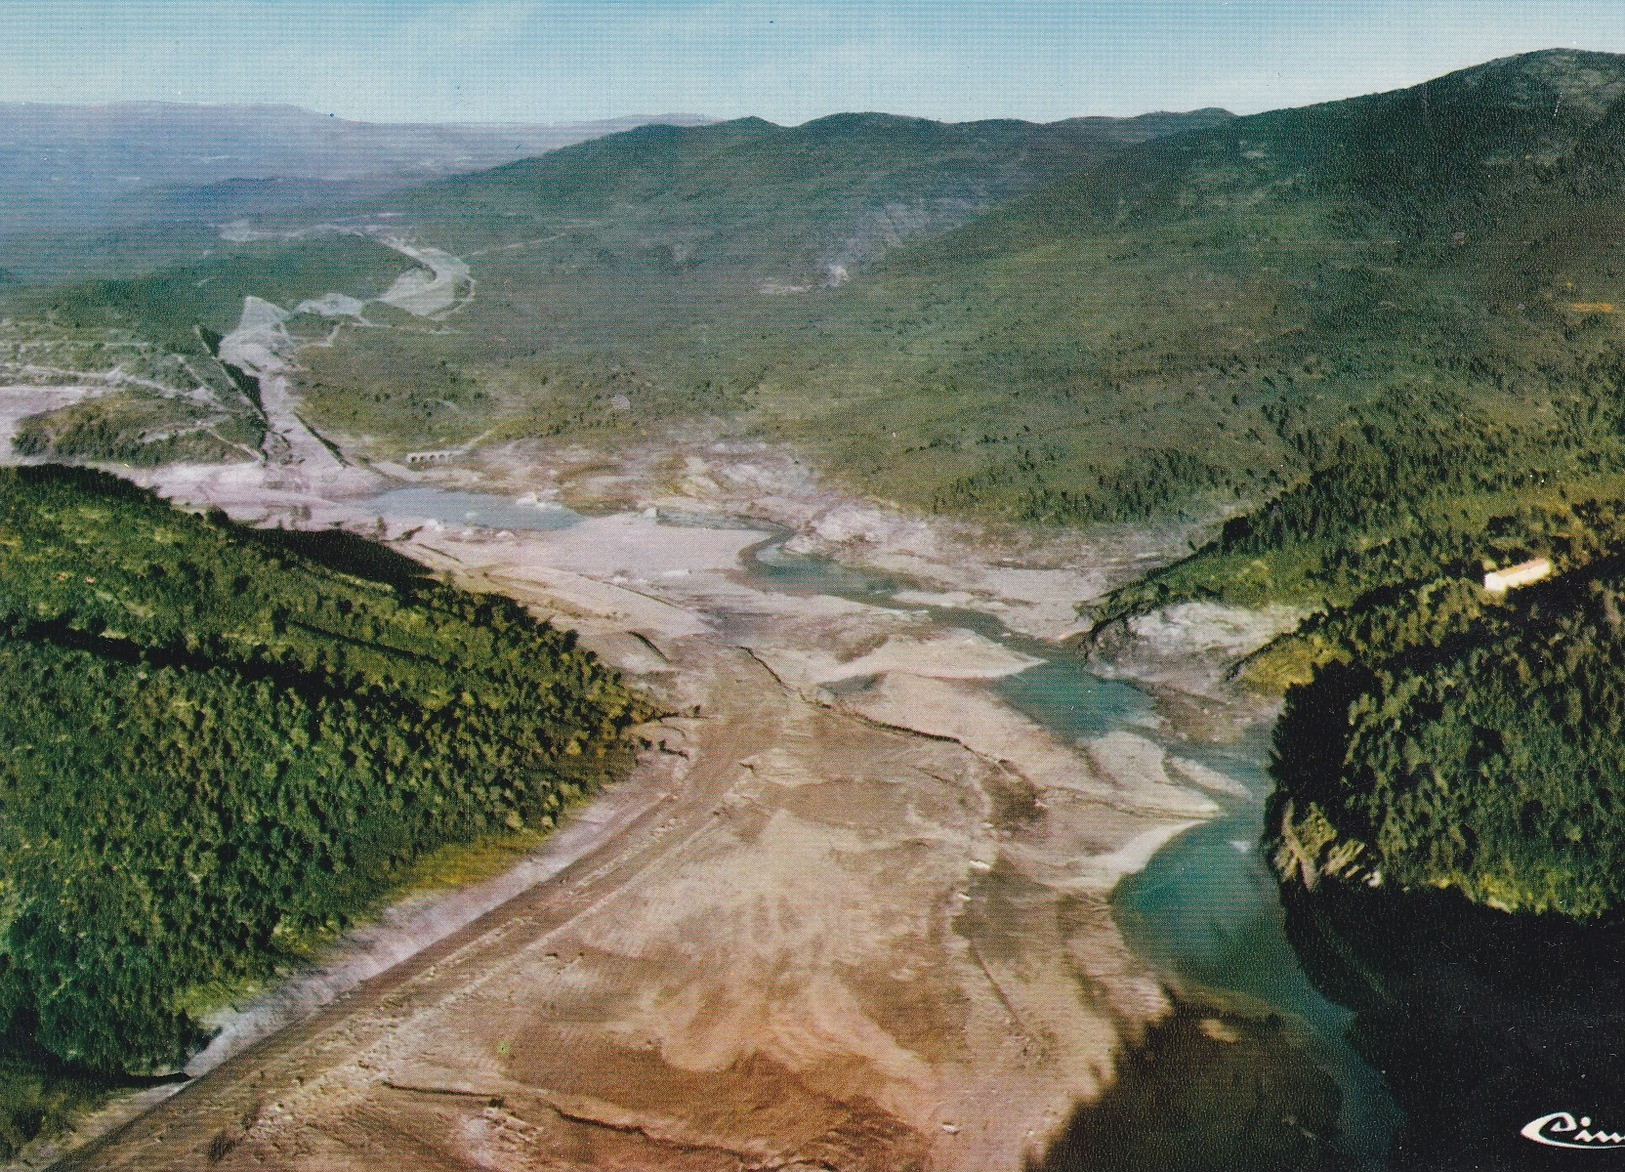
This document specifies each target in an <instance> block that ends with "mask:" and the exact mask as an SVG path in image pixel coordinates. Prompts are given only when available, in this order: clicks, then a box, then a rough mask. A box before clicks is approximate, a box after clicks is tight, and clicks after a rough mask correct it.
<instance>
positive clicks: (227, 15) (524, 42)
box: [0, 0, 1625, 124]
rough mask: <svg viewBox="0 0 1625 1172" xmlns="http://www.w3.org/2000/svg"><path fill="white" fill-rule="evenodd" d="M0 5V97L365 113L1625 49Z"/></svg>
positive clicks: (530, 10)
mask: <svg viewBox="0 0 1625 1172" xmlns="http://www.w3.org/2000/svg"><path fill="white" fill-rule="evenodd" d="M0 14H3V15H4V17H5V24H6V28H7V32H8V36H7V38H6V40H5V42H4V43H3V44H0V102H38V103H46V104H70V105H99V104H108V103H119V102H151V101H168V102H180V103H185V104H210V105H292V106H298V107H301V108H304V109H308V110H311V111H314V112H316V113H320V114H331V115H335V116H338V117H343V118H347V119H353V120H357V121H368V122H437V123H445V122H465V123H466V122H485V123H492V122H496V123H501V122H509V123H513V122H528V123H540V122H580V121H596V120H602V119H606V118H616V117H627V116H634V115H650V114H654V115H659V114H676V113H690V114H703V115H707V116H710V117H715V118H734V117H741V116H745V115H756V116H759V117H763V118H767V119H769V120H770V121H773V122H777V123H781V124H797V123H801V122H805V121H808V120H810V119H814V118H818V117H822V116H825V115H828V114H833V113H839V112H844V111H853V110H874V111H883V112H886V113H891V114H902V115H914V116H919V117H927V118H934V119H939V120H944V121H970V120H979V119H986V118H1020V119H1025V120H1030V121H1039V122H1049V121H1055V120H1058V119H1062V118H1071V117H1082V116H1090V115H1119V116H1120V115H1132V114H1140V113H1146V112H1151V111H1158V110H1189V109H1197V108H1202V107H1211V106H1222V107H1224V108H1226V109H1229V110H1232V111H1234V112H1236V113H1241V114H1246V113H1254V112H1257V111H1259V110H1265V109H1274V108H1280V107H1285V106H1297V105H1304V104H1308V103H1312V102H1318V101H1327V100H1333V99H1337V98H1343V97H1350V96H1353V95H1355V94H1362V93H1370V92H1373V91H1377V90H1386V89H1395V88H1399V87H1402V86H1406V85H1412V84H1415V83H1418V82H1421V81H1425V80H1427V79H1428V78H1430V77H1435V76H1437V75H1439V74H1442V73H1448V72H1450V71H1451V70H1453V69H1459V68H1463V67H1466V66H1469V65H1474V64H1477V63H1480V62H1482V61H1486V60H1490V59H1492V58H1497V57H1505V56H1509V55H1512V54H1516V53H1521V52H1529V51H1533V50H1538V49H1548V48H1578V49H1589V50H1596V51H1604V52H1625V6H1622V5H1619V4H1618V3H1617V2H1615V0H1544V2H1542V3H1538V4H1537V3H1526V2H1522V0H1409V2H1406V0H1339V2H1337V3H1330V2H1323V3H1308V4H1304V3H1289V2H1287V0H1229V2H1226V0H1133V2H1125V0H1087V2H1082V3H1061V2H1058V0H1004V2H986V0H983V2H975V3H973V2H970V0H778V2H769V0H735V2H724V0H608V2H606V0H325V2H323V3H313V2H311V0H120V2H118V3H116V4H110V3H107V2H106V0H0Z"/></svg>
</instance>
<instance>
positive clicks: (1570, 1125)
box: [1518, 1111, 1625, 1152]
mask: <svg viewBox="0 0 1625 1172" xmlns="http://www.w3.org/2000/svg"><path fill="white" fill-rule="evenodd" d="M1518 1134H1519V1135H1521V1136H1523V1137H1524V1139H1528V1140H1533V1141H1534V1142H1535V1143H1538V1144H1545V1145H1546V1146H1547V1147H1549V1148H1572V1149H1574V1150H1576V1151H1582V1152H1601V1151H1608V1150H1610V1149H1613V1148H1625V1132H1622V1131H1604V1130H1602V1129H1601V1128H1598V1129H1597V1130H1595V1131H1593V1130H1591V1116H1589V1115H1582V1116H1580V1118H1579V1119H1578V1120H1576V1119H1575V1118H1574V1116H1572V1115H1570V1114H1569V1113H1568V1112H1567V1111H1554V1112H1552V1113H1551V1114H1550V1115H1542V1116H1541V1117H1540V1118H1539V1119H1531V1120H1530V1121H1529V1122H1528V1123H1526V1124H1524V1127H1523V1130H1522V1131H1520V1132H1519V1133H1518Z"/></svg>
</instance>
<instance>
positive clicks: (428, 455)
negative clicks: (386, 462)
mask: <svg viewBox="0 0 1625 1172" xmlns="http://www.w3.org/2000/svg"><path fill="white" fill-rule="evenodd" d="M467 451H468V450H467V449H466V448H442V449H440V450H439V451H435V452H407V453H406V455H405V456H404V457H402V459H404V460H405V462H406V463H408V464H447V463H450V462H451V461H452V460H455V459H456V458H457V457H458V456H463V455H467Z"/></svg>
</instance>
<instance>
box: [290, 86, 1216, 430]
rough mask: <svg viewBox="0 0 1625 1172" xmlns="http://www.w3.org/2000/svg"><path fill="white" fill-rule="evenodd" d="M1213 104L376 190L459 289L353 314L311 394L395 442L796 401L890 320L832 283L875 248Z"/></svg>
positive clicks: (737, 129)
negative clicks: (409, 310)
mask: <svg viewBox="0 0 1625 1172" xmlns="http://www.w3.org/2000/svg"><path fill="white" fill-rule="evenodd" d="M1226 117H1227V116H1226V115H1224V114H1223V113H1222V112H1218V111H1204V112H1197V113H1195V114H1188V115H1153V116H1148V117H1146V118H1140V119H1129V120H1106V119H1079V120H1074V121H1069V122H1061V123H1054V124H1050V125H1042V126H1040V125H1033V124H1029V123H1021V122H984V123H967V124H960V125H944V124H941V123H936V122H930V121H926V120H923V119H911V118H897V117H889V116H884V115H877V114H849V115H838V116H835V117H831V118H825V119H820V120H818V121H815V122H811V123H808V124H806V125H803V126H797V127H779V126H774V125H772V124H770V123H766V122H763V121H760V120H758V119H744V120H740V121H736V122H729V123H723V124H719V125H715V126H708V127H698V128H672V127H648V128H644V129H641V130H637V131H632V132H629V133H627V134H622V135H616V136H613V137H611V138H606V139H602V140H599V141H596V142H592V143H587V144H583V145H581V146H577V147H572V148H569V149H567V150H562V151H559V152H556V153H554V154H551V155H548V156H546V157H545V158H541V159H537V160H531V161H527V162H523V163H516V164H513V165H511V166H509V167H505V168H499V169H498V170H495V171H491V172H488V173H485V174H483V175H479V176H469V177H464V178H460V179H455V180H450V181H448V182H446V183H443V184H438V185H435V186H433V187H427V188H423V189H421V190H420V191H418V192H416V193H413V194H410V195H405V194H403V195H401V196H399V197H394V198H392V199H391V200H390V201H388V202H387V203H381V204H379V205H378V209H379V210H385V209H387V210H390V211H393V212H395V213H397V214H398V217H399V218H398V220H397V221H395V222H398V223H402V224H412V225H414V226H416V227H417V229H418V231H419V233H420V235H421V237H422V238H423V239H424V240H425V241H427V242H429V243H433V244H435V245H437V246H439V247H444V248H446V249H448V250H449V251H451V252H453V253H456V254H458V255H460V256H463V257H465V258H467V259H468V260H469V262H470V264H471V265H472V266H473V268H474V275H475V277H476V279H477V281H478V282H479V290H478V294H477V296H476V297H475V299H474V302H473V303H472V304H471V305H470V306H469V307H468V309H467V310H466V311H464V312H461V313H459V314H458V315H457V318H456V319H455V324H456V327H457V328H456V329H455V330H452V331H445V330H442V331H436V332H433V333H424V334H421V335H420V336H418V337H416V338H408V337H407V336H406V335H404V334H403V333H402V332H401V331H395V332H394V333H393V334H392V335H390V336H387V337H386V336H385V335H384V334H382V333H370V332H358V333H355V334H350V335H348V336H346V338H344V339H343V340H342V341H341V343H340V344H339V345H338V346H336V347H334V348H332V349H331V350H325V351H323V352H322V353H320V354H312V355H311V356H310V364H311V375H310V377H309V378H308V379H307V380H306V382H305V390H306V394H307V401H308V402H309V403H310V404H311V405H312V407H313V408H314V409H315V411H316V413H317V415H318V417H319V418H320V419H321V420H323V421H324V422H325V423H326V424H327V425H328V426H330V427H333V428H336V429H338V430H340V431H343V432H347V433H350V434H367V435H371V436H375V437H377V438H378V439H380V440H381V441H384V442H386V444H394V445H395V446H417V445H419V444H422V443H425V442H434V443H440V442H447V441H451V440H455V439H461V438H468V437H470V436H473V435H476V434H480V433H482V432H485V431H486V430H487V429H489V428H491V427H493V426H496V427H498V428H499V433H498V434H499V435H507V436H516V435H527V434H541V435H555V434H561V433H564V432H575V433H583V434H595V433H596V434H600V435H604V436H606V437H613V436H614V435H616V434H617V433H620V432H630V431H636V430H640V429H642V430H646V429H647V428H648V427H649V426H650V425H651V424H658V423H660V422H662V421H665V420H669V419H674V418H683V417H692V416H694V415H706V414H724V415H737V414H739V413H749V412H752V411H755V410H757V409H759V408H760V409H766V410H768V411H770V412H772V413H774V414H785V413H788V414H790V415H791V416H795V415H796V414H797V413H798V412H799V411H800V410H801V408H802V406H803V405H806V404H812V405H813V406H814V411H815V414H816V413H817V412H819V411H822V410H823V409H824V405H825V404H826V400H828V399H829V395H828V388H829V386H830V385H831V379H832V378H833V377H834V375H835V374H837V373H839V372H842V371H845V372H848V373H850V374H851V375H852V377H853V378H854V379H858V378H859V376H860V374H861V375H862V376H863V377H868V374H869V373H872V374H873V376H874V377H875V378H877V379H883V378H890V375H889V374H888V371H889V367H888V365H887V364H888V363H889V362H890V360H891V357H892V356H894V352H895V349H896V347H895V346H894V341H895V339H894V338H893V337H892V335H891V332H890V328H891V327H890V325H889V324H888V323H887V322H875V321H871V320H870V318H869V309H870V308H871V307H870V306H869V303H868V302H865V301H863V300H861V299H858V300H854V299H853V298H854V295H853V292H852V291H853V290H856V289H857V288H858V287H859V286H864V285H866V284H867V283H868V282H869V281H870V280H872V274H873V270H874V268H875V266H876V264H877V263H878V262H879V261H880V260H881V259H882V258H883V257H884V256H885V255H886V254H887V253H888V252H889V251H892V250H895V249H897V248H899V247H905V246H906V245H908V244H909V243H910V242H914V241H918V240H922V239H927V238H930V237H932V236H934V235H940V234H941V233H942V232H944V231H947V230H949V229H952V228H954V227H956V226H958V225H960V224H962V223H964V222H965V221H967V220H970V219H972V218H973V217H975V216H976V215H978V214H980V213H982V212H984V211H985V210H986V209H988V208H989V207H992V206H994V205H996V204H998V203H999V202H1001V201H1003V200H1006V199H1008V198H1010V197H1012V196H1015V195H1018V194H1020V193H1021V192H1024V191H1027V190H1030V189H1031V188H1033V187H1034V186H1036V185H1038V184H1040V183H1042V182H1044V181H1046V180H1049V179H1052V178H1054V177H1055V176H1057V175H1062V174H1066V173H1069V172H1072V171H1075V170H1077V169H1078V168H1080V167H1085V166H1089V165H1093V164H1094V163H1097V162H1099V161H1100V160H1101V159H1103V158H1105V157H1108V156H1109V155H1110V154H1112V153H1113V152H1114V151H1117V150H1120V149H1123V148H1124V147H1125V146H1126V145H1131V144H1132V143H1134V142H1136V141H1140V140H1144V139H1147V138H1150V137H1152V136H1157V135H1166V134H1169V133H1173V132H1176V131H1179V130H1183V129H1188V128H1192V127H1200V126H1205V125H1210V124H1213V123H1216V122H1222V121H1223V120H1225V118H1226ZM887 312H888V314H889V312H890V311H889V310H888V311H887ZM903 312H904V314H905V316H908V315H911V314H914V313H915V312H916V307H913V306H905V307H903ZM953 324H954V325H955V326H956V327H957V326H958V325H960V324H962V323H958V322H955V323H953ZM826 375H827V376H829V377H825V376H826ZM860 381H861V380H860ZM880 385H882V384H877V386H880ZM622 396H624V397H625V399H626V400H628V401H630V404H631V406H630V408H629V409H617V407H616V404H617V403H619V402H621V401H622V400H621V397H622ZM845 401H846V400H845V399H843V400H842V402H845ZM826 422H828V423H830V425H831V426H832V427H841V426H844V425H845V424H846V422H847V421H846V420H845V419H844V417H843V418H842V419H840V420H836V419H833V418H832V419H829V420H827V421H826ZM810 434H812V431H811V430H807V431H805V432H804V435H810Z"/></svg>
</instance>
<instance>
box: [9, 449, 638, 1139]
mask: <svg viewBox="0 0 1625 1172" xmlns="http://www.w3.org/2000/svg"><path fill="white" fill-rule="evenodd" d="M639 717H640V704H639V701H637V700H636V699H635V698H634V697H633V696H632V695H631V694H630V693H629V692H628V691H627V690H626V689H625V688H624V687H622V685H621V684H620V683H619V682H618V681H617V679H616V677H615V676H614V674H613V673H612V672H610V671H609V670H608V669H606V668H605V667H603V666H602V665H601V664H599V663H598V662H597V661H596V660H595V659H594V658H593V657H592V656H591V655H590V654H587V653H585V652H583V651H581V650H578V649H577V648H576V647H575V646H574V636H573V635H572V634H571V633H568V632H564V631H558V630H554V629H553V628H551V627H549V626H547V625H546V624H542V623H538V622H536V621H535V620H533V619H532V618H531V617H530V616H529V615H528V613H527V612H526V611H525V610H524V609H523V608H522V607H520V606H518V605H516V604H514V603H512V602H509V601H507V600H505V599H501V598H497V597H487V596H476V595H471V594H467V593H464V592H462V591H459V590H455V589H452V588H450V587H446V586H442V585H439V584H438V583H436V582H434V581H432V580H430V579H428V578H426V577H423V576H421V574H420V572H419V571H418V570H417V569H416V567H415V566H414V565H413V564H412V563H410V562H408V561H407V560H406V559H404V558H401V557H399V556H398V555H395V554H393V553H391V552H390V551H388V550H385V549H383V548H382V547H377V546H371V545H368V544H367V543H365V542H361V541H359V540H354V541H351V540H349V539H346V538H344V537H342V536H341V535H337V534H331V535H325V536H324V535H314V536H312V535H300V534H283V533H279V532H258V531H252V530H246V529H242V528H240V527H238V526H235V525H233V524H231V523H229V522H227V521H225V520H224V519H220V518H208V517H197V516H193V515H190V514H187V513H183V512H180V511H177V510H175V509H173V508H171V507H170V506H169V505H167V504H165V503H164V502H163V501H161V500H159V499H157V498H155V497H154V496H152V495H151V494H149V493H147V492H145V491H143V490H139V489H136V488H133V487H131V486H129V485H127V484H125V483H123V482H121V481H117V480H115V479H113V478H111V477H108V476H105V475H102V474H99V473H92V472H88V471H81V470H74V469H64V468H61V467H56V466H50V465H45V466H40V467H35V468H22V469H5V470H0V744H3V745H4V747H5V751H4V754H3V757H0V874H3V875H4V879H3V883H0V1014H3V1018H4V1023H5V1029H6V1035H5V1036H6V1046H5V1049H6V1052H7V1053H8V1055H9V1056H10V1060H12V1061H15V1062H24V1061H25V1060H27V1061H32V1062H34V1063H35V1066H36V1067H38V1068H41V1069H46V1070H60V1069H63V1068H65V1069H67V1070H68V1071H70V1072H71V1071H83V1072H90V1073H99V1074H103V1075H107V1074H123V1073H143V1072H148V1071H161V1070H165V1069H172V1068H173V1067H174V1066H175V1065H176V1064H177V1063H178V1062H180V1061H181V1060H182V1059H183V1058H184V1057H185V1055H186V1054H187V1052H188V1051H189V1049H190V1048H192V1047H194V1046H195V1045H197V1044H198V1042H199V1041H200V1040H201V1035H200V1029H199V1025H198V1023H197V1019H196V1016H195V1014H196V1011H197V1007H198V1005H199V1004H200V1003H202V1002H203V1001H206V1000H207V997H208V995H209V992H210V990H211V989H214V988H217V987H219V986H220V985H221V984H222V983H229V982H232V981H234V980H241V979H243V978H248V977H255V976H260V975H266V974H269V973H270V972H271V971H272V970H273V969H274V968H275V967H276V966H277V965H279V964H283V963H287V962H290V961H296V960H297V959H298V958H300V957H301V956H302V955H304V954H305V950H307V949H308V948H309V947H310V946H311V944H312V943H313V942H314V941H317V940H320V939H324V938H326V937H328V936H329V935H331V933H333V932H334V931H335V930H337V929H339V928H341V927H342V926H344V925H345V924H346V923H348V922H349V921H350V920H351V918H352V917H353V916H355V915H356V914H357V913H358V912H361V911H364V910H366V909H367V908H368V906H369V904H370V903H371V902H372V901H374V900H376V899H377V898H378V897H379V896H380V894H381V893H383V892H384V891H385V890H386V888H387V887H388V886H389V885H390V884H391V883H392V882H394V881H396V880H397V879H398V877H399V876H400V875H401V874H402V871H403V868H405V867H406V866H407V865H408V864H410V863H411V862H413V860H415V859H417V858H419V857H420V856H422V855H423V854H424V853H425V852H427V851H430V850H432V849H434V848H436V847H438V846H441V845H443V844H447V843H455V842H466V841H469V840H472V839H474V838H477V837H478V836H480V835H483V834H489V833H493V832H501V831H504V830H513V829H516V828H521V827H546V826H549V825H551V823H552V821H553V819H554V818H555V817H556V816H557V814H558V813H559V811H560V809H561V808H562V807H563V805H564V804H565V803H566V802H568V801H569V800H570V799H571V798H572V797H573V796H575V795H579V794H581V793H582V792H583V791H584V790H585V789H587V788H590V787H591V786H593V785H594V784H595V783H596V782H597V781H599V780H600V779H601V778H602V777H604V776H605V775H606V773H608V772H610V771H611V770H612V769H614V768H615V767H616V766H617V764H618V762H619V761H620V759H621V757H622V755H623V752H624V750H623V742H622V734H623V733H624V731H625V730H626V729H627V727H628V726H629V724H631V723H632V722H633V721H634V720H636V719H638V718H639ZM25 1065H26V1063H25ZM3 1070H4V1066H3V1064H0V1073H3ZM3 1081H4V1080H0V1082H3ZM47 1085H49V1086H55V1087H60V1085H61V1084H60V1083H48V1084H47ZM13 1089H14V1086H13V1084H12V1083H6V1084H5V1085H4V1086H0V1108H6V1106H7V1103H8V1095H11V1092H12V1090H13ZM24 1098H25V1099H26V1098H27V1096H24ZM30 1110H32V1111H34V1112H35V1114H36V1116H38V1117H37V1118H35V1119H34V1122H33V1124H32V1126H34V1127H36V1128H37V1127H38V1126H41V1125H43V1124H44V1123H45V1122H48V1121H49V1120H48V1119H47V1118H46V1117H48V1116H49V1115H50V1112H49V1111H48V1110H46V1109H44V1108H41V1107H39V1104H38V1103H34V1104H33V1105H32V1106H30V1105H29V1103H27V1102H25V1103H23V1104H22V1105H21V1106H15V1105H14V1108H13V1109H12V1114H11V1116H10V1120H11V1122H10V1124H9V1126H10V1128H11V1132H12V1134H11V1136H10V1142H13V1143H14V1142H15V1141H16V1140H17V1139H18V1138H19V1136H18V1135H17V1134H16V1133H18V1132H20V1131H26V1130H27V1129H28V1127H29V1126H30V1124H29V1123H28V1111H30ZM6 1126H8V1125H6V1124H3V1123H0V1131H4V1129H5V1127H6ZM3 1138H5V1137H4V1136H0V1139H3ZM22 1138H26V1136H23V1137H22Z"/></svg>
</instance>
